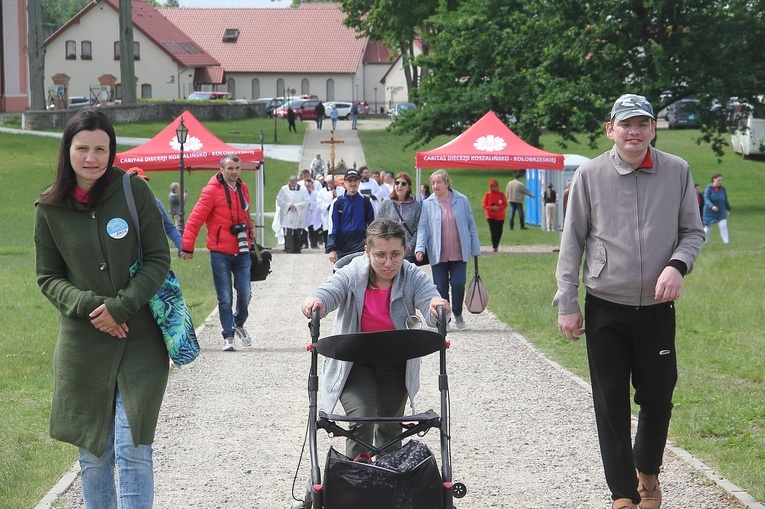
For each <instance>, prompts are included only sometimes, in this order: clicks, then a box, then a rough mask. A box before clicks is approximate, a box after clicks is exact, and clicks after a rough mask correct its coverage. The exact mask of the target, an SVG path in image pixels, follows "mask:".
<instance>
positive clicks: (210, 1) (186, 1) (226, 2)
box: [178, 0, 292, 7]
mask: <svg viewBox="0 0 765 509" xmlns="http://www.w3.org/2000/svg"><path fill="white" fill-rule="evenodd" d="M178 3H179V4H180V6H181V7H289V6H290V4H291V3H292V1H291V0H276V1H273V2H272V1H271V0H180V1H179V2H178Z"/></svg>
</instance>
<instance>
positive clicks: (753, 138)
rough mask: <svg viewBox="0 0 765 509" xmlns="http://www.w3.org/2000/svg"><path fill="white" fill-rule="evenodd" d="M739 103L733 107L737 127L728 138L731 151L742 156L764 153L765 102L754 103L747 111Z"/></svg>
mask: <svg viewBox="0 0 765 509" xmlns="http://www.w3.org/2000/svg"><path fill="white" fill-rule="evenodd" d="M741 111H742V108H741V105H736V106H735V107H734V108H733V111H732V115H734V117H733V119H734V120H735V121H736V124H737V128H736V130H735V131H734V132H733V134H732V135H731V138H730V144H731V146H732V147H733V151H734V152H736V153H737V154H741V156H742V157H747V156H750V155H761V154H765V104H762V103H758V104H755V105H754V106H753V107H751V109H749V111H748V113H742V112H741Z"/></svg>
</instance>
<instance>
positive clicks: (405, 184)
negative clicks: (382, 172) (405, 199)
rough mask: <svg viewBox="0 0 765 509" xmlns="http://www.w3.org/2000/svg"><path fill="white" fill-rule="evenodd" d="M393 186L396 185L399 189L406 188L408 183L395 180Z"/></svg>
mask: <svg viewBox="0 0 765 509" xmlns="http://www.w3.org/2000/svg"><path fill="white" fill-rule="evenodd" d="M394 184H396V185H397V186H399V187H404V186H408V185H409V182H407V181H406V180H397V181H395V182H394Z"/></svg>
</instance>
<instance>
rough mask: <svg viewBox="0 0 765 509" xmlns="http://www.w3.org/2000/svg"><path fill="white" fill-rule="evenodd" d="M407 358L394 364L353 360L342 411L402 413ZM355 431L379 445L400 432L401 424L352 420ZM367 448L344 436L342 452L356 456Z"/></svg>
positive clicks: (370, 414)
mask: <svg viewBox="0 0 765 509" xmlns="http://www.w3.org/2000/svg"><path fill="white" fill-rule="evenodd" d="M405 375H406V362H397V363H394V364H359V363H354V365H353V368H351V373H350V374H349V375H348V380H347V381H346V382H345V387H344V388H343V392H342V394H341V395H340V403H341V404H342V405H343V409H344V410H345V414H346V415H348V416H350V417H353V416H358V417H391V416H401V415H404V410H405V408H406V398H407V392H406V383H405ZM352 427H354V428H355V431H354V434H355V435H356V436H358V437H359V438H361V439H363V440H366V441H367V442H369V443H371V444H373V445H375V446H376V447H379V446H381V445H382V444H384V443H385V442H387V441H388V440H391V439H392V438H394V437H396V436H397V435H398V434H399V433H401V429H402V428H401V425H400V424H398V423H392V424H375V423H353V424H352ZM399 447H401V441H399V442H397V443H395V444H393V445H392V446H391V447H389V448H388V449H387V451H388V452H390V451H394V450H396V449H397V448H399ZM362 452H369V451H367V450H366V448H365V447H363V446H361V445H359V444H357V443H356V442H354V441H353V440H350V439H347V440H346V444H345V455H346V456H348V457H350V458H355V457H356V456H357V455H358V454H359V453H362Z"/></svg>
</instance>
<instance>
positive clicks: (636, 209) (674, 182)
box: [553, 147, 704, 314]
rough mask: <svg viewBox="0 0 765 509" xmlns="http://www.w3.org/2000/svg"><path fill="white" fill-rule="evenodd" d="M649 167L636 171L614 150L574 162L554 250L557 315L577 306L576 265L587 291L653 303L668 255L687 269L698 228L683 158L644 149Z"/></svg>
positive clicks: (699, 238) (697, 246)
mask: <svg viewBox="0 0 765 509" xmlns="http://www.w3.org/2000/svg"><path fill="white" fill-rule="evenodd" d="M649 150H650V153H651V159H652V161H653V167H652V168H643V169H639V170H635V169H634V168H632V167H630V166H629V165H627V164H626V163H625V162H624V161H622V160H621V158H619V156H618V154H617V152H616V147H614V148H612V149H611V150H610V151H609V152H606V153H604V154H602V155H600V156H598V157H597V158H595V159H593V160H592V161H588V162H586V163H584V164H583V165H581V166H580V167H579V169H578V170H577V171H576V173H574V177H573V178H572V180H571V188H570V191H569V196H568V207H567V209H566V220H565V223H564V225H563V236H562V237H561V246H560V254H559V255H558V269H557V271H556V277H557V279H558V292H557V293H556V294H555V298H554V299H553V306H558V313H559V314H569V313H576V312H578V311H580V308H579V304H578V302H577V289H578V287H579V269H580V267H581V266H582V255H583V254H584V259H585V263H584V268H583V269H582V270H583V272H582V282H583V283H584V286H585V287H586V288H587V291H588V292H589V293H590V294H592V295H594V296H596V297H599V298H601V299H604V300H607V301H610V302H614V303H618V304H626V305H630V306H648V305H653V304H658V302H657V301H656V300H655V299H654V289H655V287H656V281H657V280H658V278H659V275H660V274H661V272H662V271H663V270H664V268H665V267H666V266H667V265H668V263H669V261H670V260H678V261H680V262H682V263H684V264H685V265H686V267H687V269H688V271H687V272H689V273H690V272H691V270H692V269H693V263H694V261H695V260H696V257H697V256H698V254H699V251H700V250H701V246H702V244H703V243H704V229H703V227H702V226H701V220H700V219H699V207H698V203H697V202H696V192H695V190H694V187H693V178H692V177H691V170H690V168H689V166H688V163H687V162H685V161H684V160H683V159H681V158H679V157H677V156H674V155H672V154H668V153H666V152H661V151H659V150H656V149H654V148H653V147H650V148H649Z"/></svg>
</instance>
